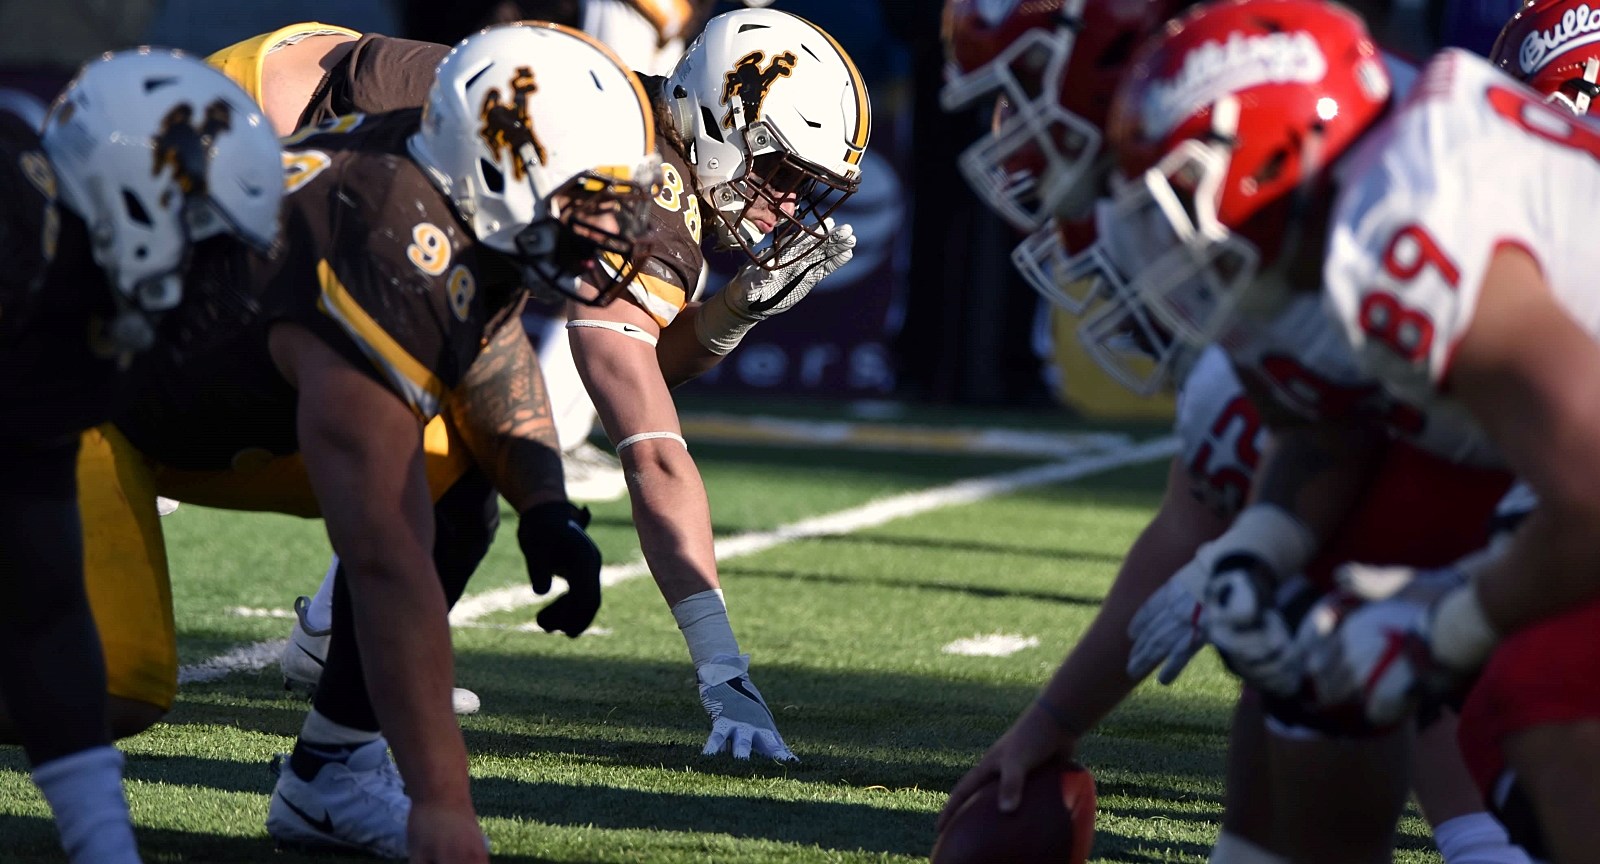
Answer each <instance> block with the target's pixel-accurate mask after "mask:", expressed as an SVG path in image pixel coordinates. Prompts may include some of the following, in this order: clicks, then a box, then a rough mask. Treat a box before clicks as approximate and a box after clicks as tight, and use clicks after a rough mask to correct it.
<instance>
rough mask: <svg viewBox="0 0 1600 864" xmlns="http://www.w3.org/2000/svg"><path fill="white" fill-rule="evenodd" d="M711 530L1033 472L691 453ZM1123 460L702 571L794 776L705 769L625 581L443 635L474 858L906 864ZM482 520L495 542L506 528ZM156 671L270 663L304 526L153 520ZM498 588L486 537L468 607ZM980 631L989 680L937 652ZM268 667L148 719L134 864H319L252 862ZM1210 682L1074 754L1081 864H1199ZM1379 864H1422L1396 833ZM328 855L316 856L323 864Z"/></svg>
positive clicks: (1048, 639) (1221, 709) (201, 517)
mask: <svg viewBox="0 0 1600 864" xmlns="http://www.w3.org/2000/svg"><path fill="white" fill-rule="evenodd" d="M695 452H696V456H697V459H698V460H699V463H700V465H701V468H702V471H703V473H704V475H705V477H706V480H707V484H708V487H709V489H710V492H711V500H712V507H713V514H714V520H715V521H716V523H717V527H718V531H719V536H726V535H729V534H733V533H737V532H740V531H749V530H761V529H770V528H773V527H775V526H778V525H781V524H784V523H788V522H792V521H794V520H796V519H800V518H804V517H807V516H812V515H817V514H820V513H826V512H832V511H836V510H839V509H843V508H847V507H852V506H856V505H859V504H861V503H863V502H865V501H867V500H869V499H871V498H874V497H880V496H884V495H889V494H896V493H900V492H904V491H908V490H912V489H919V488H924V487H928V486H934V485H939V484H942V483H946V482H949V481H951V480H954V479H959V478H964V477H970V476H976V475H980V474H986V473H993V472H997V471H1002V470H1009V469H1012V468H1015V467H1018V466H1020V465H1025V464H1031V463H1027V462H1023V461H1018V460H1007V459H988V458H969V457H959V456H949V455H939V456H931V455H925V456H902V455H894V454H884V453H850V452H844V451H830V450H775V449H766V448H755V447H696V449H695ZM1163 476H1164V467H1163V466H1161V465H1159V464H1156V465H1146V466H1140V467H1134V468H1128V469H1122V470H1118V471H1114V472H1110V473H1107V474H1104V475H1099V476H1095V477H1091V478H1086V479H1085V480H1084V481H1081V482H1078V483H1073V484H1063V485H1058V486H1052V487H1045V488H1038V489H1033V490H1026V491H1023V492H1021V493H1018V494H1014V495H1010V496H1006V497H1003V498H999V499H994V500H991V501H986V502H982V503H979V504H974V505H968V506H963V507H955V508H950V509H946V510H939V511H934V512H931V513H928V514H925V515H922V516H917V517H913V518H909V519H904V520H900V521H896V522H891V523H889V524H887V525H883V526H880V527H877V528H872V529H869V530H864V531H861V532H859V533H854V534H848V535H841V536H832V537H824V538H816V539H810V540H803V541H798V542H794V543H790V544H788V545H784V546H780V547H777V548H774V549H772V550H770V551H767V552H764V553H761V554H757V555H752V556H748V557H745V558H740V559H736V560H732V561H728V562H726V563H725V564H724V565H723V567H722V572H723V576H724V583H725V586H726V588H727V591H728V601H729V605H730V609H731V614H732V620H733V623H734V627H735V629H736V631H737V633H738V634H739V637H740V639H741V642H742V643H743V645H744V647H745V649H746V650H748V651H750V652H751V653H752V655H753V656H754V660H753V666H752V671H753V676H754V680H755V681H756V683H757V684H758V686H760V687H761V688H762V690H763V692H764V693H765V695H766V696H767V698H768V700H769V702H770V703H771V705H772V708H773V710H774V711H775V712H776V714H777V716H778V718H779V722H780V724H781V729H782V731H783V734H784V735H785V737H786V739H787V740H788V743H789V744H790V745H791V746H792V747H793V748H794V749H795V751H796V752H797V753H799V754H800V756H801V757H802V759H803V760H804V761H803V762H802V763H801V764H799V765H797V766H780V765H775V764H772V763H761V762H758V763H748V764H745V763H736V762H734V761H732V760H730V759H728V758H727V757H722V758H719V759H703V758H701V757H700V756H699V755H698V754H699V748H700V746H701V744H702V742H703V740H704V737H705V733H706V726H707V723H706V719H705V715H704V713H703V711H702V709H701V708H700V706H699V704H698V701H697V699H696V697H695V689H694V679H693V672H692V670H691V668H690V666H689V663H688V659H687V653H686V651H685V649H684V647H683V642H682V639H681V637H680V636H679V634H678V632H677V629H676V628H675V626H674V624H673V622H672V619H671V616H670V615H669V614H668V613H667V610H666V608H665V606H664V604H663V603H662V601H661V598H660V596H659V594H658V593H657V592H656V590H655V587H654V585H653V584H652V583H651V582H650V581H649V580H648V579H645V578H640V579H636V580H634V581H631V582H627V583H624V584H622V585H619V586H616V587H615V588H613V589H611V590H610V591H609V592H608V593H607V595H606V600H605V608H604V609H603V610H602V612H601V615H600V617H599V619H598V621H597V622H596V623H597V625H598V626H600V627H603V628H604V629H605V631H606V632H605V633H603V634H596V635H591V636H586V637H584V638H582V639H579V640H568V639H565V638H562V637H553V636H548V635H544V634H540V633H529V632H525V631H521V630H516V629H511V628H513V627H514V626H515V625H519V624H523V623H526V622H528V621H531V620H532V617H533V612H534V611H535V609H536V608H537V607H533V606H530V607H527V608H524V609H520V610H515V611H512V612H504V613H497V614H494V615H490V616H488V617H486V618H485V619H483V622H482V625H483V626H474V627H468V628H460V629H458V630H457V631H456V632H455V644H456V648H457V654H458V677H459V680H460V683H462V684H463V685H464V686H468V687H471V688H472V689H474V690H476V691H477V692H478V693H479V694H480V695H481V696H482V698H483V702H484V712H483V713H482V714H480V715H477V716H474V717H469V718H465V719H464V721H463V726H464V728H465V730H466V735H467V742H468V746H469V748H470V750H471V752H472V754H473V762H472V771H473V778H474V788H473V791H474V797H475V800H476V802H477V806H478V812H479V814H480V816H482V817H483V822H484V826H485V828H486V830H487V831H488V833H489V835H490V837H491V838H492V840H493V842H494V850H495V853H496V860H504V861H519V862H520V861H559V862H587V861H595V862H705V861H715V862H869V861H915V860H918V859H925V858H926V856H927V854H928V851H929V849H930V848H931V846H932V842H933V830H932V823H933V815H934V814H935V813H936V812H937V810H938V808H939V807H940V806H941V804H942V803H943V800H944V793H945V792H946V791H947V790H948V789H949V788H950V786H951V785H953V784H954V782H955V781H956V779H957V778H959V777H960V775H961V774H962V773H963V772H964V771H965V769H966V768H967V767H968V766H970V765H971V764H972V763H973V762H974V761H975V760H976V759H977V758H978V756H979V755H980V754H981V753H982V752H983V750H984V748H985V747H987V745H988V744H989V743H990V742H992V741H993V740H994V738H995V737H996V736H998V735H999V733H1000V732H1002V731H1003V730H1004V729H1005V727H1006V726H1007V725H1008V724H1009V723H1010V721H1011V719H1012V718H1013V717H1014V716H1015V714H1016V712H1018V711H1019V710H1020V709H1021V708H1022V707H1023V706H1025V705H1026V704H1027V702H1028V700H1029V699H1030V698H1031V697H1032V695H1033V693H1034V692H1035V690H1036V689H1037V687H1038V686H1039V685H1040V684H1041V683H1042V682H1043V680H1044V679H1045V678H1046V677H1047V676H1048V675H1049V674H1050V672H1051V670H1052V669H1053V668H1054V666H1055V664H1056V663H1057V662H1058V661H1059V659H1060V657H1061V656H1062V655H1063V654H1064V653H1065V652H1066V651H1067V650H1068V648H1069V647H1070V646H1071V644H1072V642H1073V640H1074V639H1075V638H1076V636H1077V635H1078V634H1079V633H1080V632H1081V631H1082V630H1083V628H1084V627H1085V626H1086V625H1087V623H1088V621H1089V620H1090V617H1091V616H1092V615H1093V614H1094V611H1095V608H1096V604H1097V602H1098V598H1099V597H1100V596H1102V595H1103V593H1104V591H1105V588H1106V585H1107V584H1108V583H1109V580H1110V578H1111V576H1112V574H1113V573H1114V572H1115V568H1116V566H1117V563H1118V561H1119V560H1120V557H1121V555H1122V553H1123V552H1124V551H1125V550H1126V548H1127V546H1128V544H1129V543H1130V542H1131V541H1132V538H1133V537H1134V535H1135V534H1136V533H1137V532H1138V530H1139V529H1140V528H1141V527H1142V526H1143V524H1144V523H1145V522H1146V521H1147V520H1148V518H1149V516H1150V513H1151V510H1152V508H1153V507H1154V506H1155V503H1156V501H1157V499H1158V494H1159V486H1160V483H1161V482H1162V479H1163ZM595 511H596V518H595V527H594V533H595V536H596V538H597V540H598V541H599V543H600V545H601V546H602V548H603V550H604V551H605V553H606V555H607V559H608V561H612V562H617V561H623V560H627V559H629V558H632V557H634V556H636V555H637V542H636V540H635V539H634V537H633V535H632V530H631V527H630V525H629V522H628V518H629V517H628V509H627V506H626V504H625V503H619V504H607V505H602V506H599V507H596V508H595ZM506 518H507V519H508V520H510V519H512V518H514V517H512V516H511V515H510V514H507V515H506ZM166 528H167V530H168V534H169V538H170V542H169V547H170V548H171V549H172V553H173V560H174V565H173V566H174V572H175V584H174V593H175V597H176V608H177V620H178V627H179V631H180V640H181V651H182V656H183V661H184V662H186V663H189V662H195V661H197V660H199V659H201V658H203V657H207V656H210V655H213V654H216V653H218V652H220V651H223V650H226V649H228V648H231V647H234V646H237V645H240V644H243V643H248V642H252V641H256V640H264V639H281V638H283V636H284V635H285V634H286V629H287V628H286V622H284V621H281V620H271V619H261V618H245V617H239V616H238V615H235V614H232V613H230V612H229V611H228V610H230V609H232V608H234V607H241V606H242V607H272V608H280V609H287V608H288V604H289V601H290V600H291V599H292V598H293V596H294V595H295V594H298V593H309V592H310V591H311V590H312V589H313V588H314V587H315V584H316V581H317V579H318V578H319V577H320V575H321V571H322V569H323V567H325V565H326V557H325V556H326V547H325V543H324V541H323V539H322V536H323V535H322V530H321V525H320V523H317V522H308V521H304V520H296V519H288V518H283V517H274V516H262V515H258V514H233V513H222V512H218V511H209V510H205V509H202V508H197V507H187V506H186V507H184V508H183V509H180V510H179V511H178V513H177V514H176V515H175V516H173V517H171V518H169V519H168V520H166ZM524 578H525V576H524V574H523V571H522V566H521V563H520V557H519V554H518V552H517V550H516V548H515V532H514V531H510V530H506V531H502V532H501V536H500V538H499V541H498V542H497V545H496V547H495V548H494V550H493V551H492V552H491V554H490V557H489V558H488V559H487V561H486V563H485V566H484V570H483V572H481V573H480V574H479V577H478V578H476V579H475V580H474V583H473V585H472V586H470V587H469V593H470V592H473V591H481V590H485V589H487V588H495V587H503V586H507V585H515V584H518V583H519V582H521V581H522V580H523V579H524ZM997 631H1003V632H1006V633H1012V634H1017V635H1023V636H1032V637H1034V638H1037V639H1038V640H1039V644H1038V645H1037V647H1033V648H1029V649H1025V650H1023V651H1021V652H1019V653H1016V654H1013V655H1012V656H1009V657H1003V658H992V657H963V656H954V655H950V654H945V653H941V648H942V647H943V646H944V645H946V644H948V643H950V642H951V641H953V640H956V639H962V638H967V637H972V636H976V635H980V634H987V633H994V632H997ZM279 688H280V679H279V677H278V675H277V673H276V670H275V669H274V670H268V671H266V672H262V673H259V674H241V675H235V676H232V677H229V678H227V679H224V680H222V681H219V682H216V683H212V684H205V685H196V686H190V687H187V688H185V690H184V692H183V693H182V694H181V696H180V698H179V704H178V705H177V707H176V708H175V710H174V711H173V712H172V714H171V715H170V716H169V718H168V720H169V722H167V723H164V724H161V725H159V726H157V727H156V728H155V729H153V730H152V731H150V732H148V733H146V734H144V735H141V736H139V737H137V738H135V739H132V740H130V741H127V742H125V747H126V750H127V751H128V754H129V763H128V777H129V778H130V781H131V784H130V798H131V801H132V807H133V813H134V816H135V819H136V820H137V823H138V829H139V834H140V838H141V842H142V844H143V850H144V854H145V858H146V861H149V862H269V861H270V862H279V864H293V862H299V861H328V860H330V859H329V858H328V857H326V856H315V857H306V856H302V855H300V854H297V853H291V852H278V851H275V850H274V849H273V848H272V844H271V841H270V840H268V839H267V838H266V836H265V833H264V829H263V827H262V822H263V819H264V818H265V814H266V809H267V799H268V794H269V793H270V790H271V783H272V780H271V777H270V775H269V773H268V771H267V768H266V765H267V761H268V759H270V757H271V755H272V754H273V753H275V752H280V751H284V750H286V749H287V748H288V747H289V745H290V742H291V740H292V736H293V734H294V733H295V731H296V730H297V729H298V727H299V723H300V721H301V718H302V716H303V713H304V710H305V708H306V705H305V703H304V702H303V701H300V700H296V699H294V698H292V697H289V696H286V695H284V694H283V693H282V692H281V690H280V689H279ZM1235 693H1236V686H1235V685H1234V684H1233V683H1232V681H1231V679H1230V678H1229V677H1228V676H1227V675H1226V674H1225V673H1223V672H1222V670H1221V669H1220V666H1219V664H1217V663H1216V662H1215V661H1214V659H1213V658H1212V657H1210V656H1209V655H1204V656H1202V657H1200V658H1199V659H1198V660H1197V661H1196V662H1195V663H1194V664H1193V666H1192V667H1191V669H1190V670H1189V671H1188V672H1187V673H1186V674H1185V675H1184V677H1183V678H1182V679H1180V681H1179V682H1178V683H1177V684H1176V685H1175V686H1173V687H1170V688H1162V687H1158V686H1155V685H1147V686H1146V687H1145V688H1143V689H1141V690H1140V691H1139V693H1137V694H1136V695H1135V697H1134V699H1133V700H1131V702H1130V703H1129V704H1128V705H1126V706H1124V708H1123V709H1122V710H1121V711H1119V712H1118V713H1117V714H1115V715H1113V717H1112V718H1111V720H1110V721H1109V722H1108V723H1107V724H1106V726H1105V727H1104V729H1103V730H1101V731H1100V732H1099V733H1096V734H1094V735H1091V736H1089V737H1088V738H1087V739H1086V741H1085V742H1084V746H1083V752H1082V758H1083V760H1084V761H1085V762H1086V763H1087V764H1089V765H1090V766H1091V767H1092V768H1093V770H1094V771H1095V772H1096V775H1097V777H1098V780H1099V789H1100V796H1101V798H1100V804H1101V814H1100V820H1099V825H1098V834H1097V841H1096V847H1095V850H1096V851H1095V856H1096V859H1097V860H1104V861H1123V862H1145V861H1203V860H1204V858H1205V854H1206V851H1207V849H1208V844H1209V842H1210V840H1211V839H1212V838H1213V837H1214V836H1215V832H1216V830H1217V820H1218V818H1219V816H1220V811H1221V794H1222V788H1221V771H1222V760H1223V735H1224V733H1225V729H1226V725H1227V722H1228V717H1229V712H1230V707H1231V703H1232V699H1233V697H1234V695H1235ZM22 768H23V762H22V759H21V755H20V753H19V752H18V751H16V750H11V749H8V750H0V838H4V840H5V842H4V843H3V844H0V862H11V861H19V862H20V861H28V862H33V861H51V860H59V853H58V852H56V851H55V847H54V843H55V840H54V835H53V830H52V828H51V826H50V823H49V822H48V814H47V812H46V810H45V808H44V805H43V803H42V801H41V800H40V799H39V798H38V796H37V794H36V793H35V792H34V791H33V789H32V787H31V785H30V784H29V783H28V782H27V777H26V774H25V773H23V770H22ZM1403 829H1404V835H1403V837H1402V846H1403V847H1404V848H1403V851H1402V852H1401V854H1400V857H1399V858H1398V859H1397V860H1402V861H1408V862H1422V861H1437V860H1438V859H1437V856H1436V855H1435V854H1434V853H1432V852H1431V847H1430V846H1429V844H1428V841H1427V838H1426V834H1425V829H1424V828H1423V827H1422V826H1421V824H1420V822H1419V821H1418V820H1416V819H1415V818H1408V820H1407V821H1406V823H1405V824H1404V825H1403ZM335 860H336V859H335Z"/></svg>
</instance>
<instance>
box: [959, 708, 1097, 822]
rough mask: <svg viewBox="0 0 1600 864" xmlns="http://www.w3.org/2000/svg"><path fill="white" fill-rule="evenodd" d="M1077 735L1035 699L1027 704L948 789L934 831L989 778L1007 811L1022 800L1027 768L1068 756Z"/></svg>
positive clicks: (1073, 747) (1075, 747)
mask: <svg viewBox="0 0 1600 864" xmlns="http://www.w3.org/2000/svg"><path fill="white" fill-rule="evenodd" d="M1077 743H1078V742H1077V739H1076V738H1074V737H1072V736H1071V735H1067V734H1065V733H1064V732H1063V731H1062V729H1061V726H1060V724H1059V723H1057V722H1056V720H1055V719H1054V718H1052V717H1051V716H1050V714H1049V713H1048V712H1046V711H1045V710H1044V709H1042V708H1040V707H1039V705H1038V703H1034V704H1033V705H1031V706H1029V707H1028V710H1026V711H1024V712H1022V716H1020V717H1018V718H1017V721H1016V722H1015V723H1012V724H1011V728H1010V729H1007V730H1006V733H1005V734H1004V735H1001V736H1000V740H998V741H996V742H994V744H992V745H990V747H989V750H988V752H986V753H984V754H983V758H982V759H980V760H978V764H977V765H974V766H973V767H972V770H970V771H968V772H967V774H966V776H965V777H962V778H961V781H960V782H959V783H957V784H956V785H955V788H954V789H951V790H950V798H949V800H947V801H945V803H944V808H943V809H941V810H940V811H939V817H938V819H937V820H936V821H935V822H934V830H935V831H943V830H944V826H945V823H946V822H947V821H949V819H950V817H952V816H954V815H955V814H956V813H958V812H960V810H961V805H962V804H964V803H966V800H967V799H968V798H970V797H972V796H973V795H974V794H975V793H977V792H978V790H980V789H982V788H983V787H984V786H986V785H987V784H988V783H989V781H990V780H991V779H993V778H995V777H999V778H1000V779H999V786H998V788H997V790H996V791H997V792H998V795H997V796H996V802H997V803H998V804H999V807H1000V812H1002V813H1010V812H1011V811H1013V810H1015V809H1017V806H1018V805H1019V804H1020V803H1021V802H1022V788H1023V783H1024V781H1026V780H1027V779H1028V772H1030V771H1032V770H1033V769H1034V768H1037V767H1038V766H1040V765H1043V764H1045V763H1046V762H1049V761H1050V760H1051V759H1052V758H1055V757H1056V756H1058V755H1059V756H1060V757H1061V758H1062V759H1064V760H1071V759H1072V758H1073V757H1074V755H1075V751H1076V750H1077Z"/></svg>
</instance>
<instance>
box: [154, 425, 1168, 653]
mask: <svg viewBox="0 0 1600 864" xmlns="http://www.w3.org/2000/svg"><path fill="white" fill-rule="evenodd" d="M1177 449H1178V439H1177V438H1176V437H1174V436H1171V435H1168V436H1165V437H1162V438H1157V439H1154V440H1151V441H1146V442H1143V443H1140V444H1131V445H1129V444H1117V445H1114V446H1113V447H1112V448H1111V449H1109V450H1107V451H1106V452H1103V453H1095V454H1093V455H1080V456H1077V457H1074V458H1071V459H1067V460H1065V461H1062V462H1053V463H1051V464H1048V465H1039V466H1035V467H1032V468H1023V469H1020V470H1017V471H1007V472H1005V473H1002V474H991V475H989V476H987V477H974V478H972V479H969V480H960V481H957V482H955V483H951V484H949V485H947V486H936V487H934V488H932V489H924V490H921V491H918V492H909V493H906V494H903V495H895V496H893V497H890V498H883V499H879V500H877V501H869V502H867V503H866V504H863V505H861V506H859V507H852V508H850V509H849V510H841V511H839V512H837V513H830V514H826V515H823V516H817V517H814V518H811V519H802V520H801V521H799V522H794V523H791V524H789V525H784V526H781V527H779V528H777V529H774V530H772V531H752V532H749V533H747V534H737V535H735V536H733V537H729V538H726V539H722V540H718V541H717V543H716V555H717V560H718V561H726V560H729V559H731V558H737V557H739V556H742V555H753V554H756V553H758V552H765V551H767V550H768V549H772V548H774V547H776V546H782V545H784V544H785V543H790V542H793V541H795V540H804V539H807V538H810V537H823V536H828V535H837V534H849V533H851V532H854V531H860V530H863V529H866V528H874V527H877V526H879V525H882V524H884V523H887V522H891V521H893V520H895V519H901V518H904V517H907V516H916V515H918V514H921V513H926V512H928V511H930V510H937V509H940V508H943V507H953V506H956V505H960V504H972V503H975V502H978V501H982V500H984V499H987V498H993V497H995V496H997V495H1005V494H1007V493H1010V492H1016V491H1018V490H1021V489H1027V488H1031V487H1034V486H1047V485H1049V484H1052V483H1065V482H1067V481H1069V480H1077V479H1080V478H1083V477H1087V476H1089V475H1092V474H1098V473H1100V472H1102V471H1110V470H1112V469H1115V468H1121V467H1123V466H1125V465H1133V464H1137V463H1140V462H1149V461H1153V460H1156V459H1163V458H1166V457H1168V456H1171V455H1172V454H1173V453H1175V452H1177ZM649 572H650V568H649V566H647V565H646V564H645V562H644V561H643V560H638V561H629V562H626V563H623V564H612V565H609V566H607V567H605V568H603V569H602V570H601V571H600V584H601V585H603V586H605V587H608V588H609V587H611V586H613V585H619V584H621V583H623V582H627V581H628V580H630V579H636V578H638V577H640V576H645V575H648V574H649ZM555 582H556V585H555V587H553V588H552V589H551V591H550V592H549V593H546V594H545V595H543V596H536V595H535V594H534V593H533V592H532V591H530V590H529V589H528V586H526V585H514V586H512V587H509V588H497V589H494V590H492V591H485V592H482V593H480V594H473V595H470V596H467V597H463V598H461V600H460V601H459V602H458V603H456V606H455V609H453V610H451V613H450V623H451V624H452V625H453V626H457V627H459V626H463V625H470V624H472V623H474V622H476V621H477V620H478V619H480V618H483V617H484V616H486V615H490V614H492V613H495V612H503V611H508V610H511V609H520V608H522V607H524V606H530V605H532V604H534V603H543V602H546V601H548V600H550V599H552V598H554V597H557V596H559V595H560V594H561V593H562V592H563V591H565V586H564V585H563V584H562V582H561V579H560V578H559V577H558V578H557V579H556V580H555ZM518 629H521V628H520V626H519V627H518ZM285 642H286V640H283V639H275V640H270V641H267V642H257V643H254V644H252V645H246V646H244V647H242V648H238V649H235V650H233V651H229V652H228V653H226V654H223V655H220V656H218V657H213V658H211V659H210V660H207V661H205V662H203V663H199V664H196V665H194V666H185V667H183V668H181V669H179V670H178V682H179V683H180V684H182V683H188V682H191V681H193V682H205V681H215V680H217V679H219V678H222V677H225V676H226V675H228V674H229V673H231V672H251V671H258V670H261V669H265V668H267V667H268V666H270V665H272V664H273V663H276V662H277V659H278V655H279V653H281V652H282V651H283V646H284V644H285Z"/></svg>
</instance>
